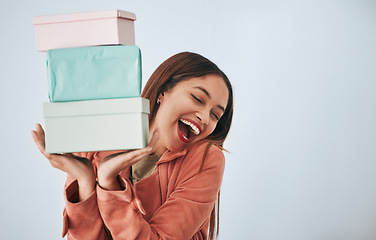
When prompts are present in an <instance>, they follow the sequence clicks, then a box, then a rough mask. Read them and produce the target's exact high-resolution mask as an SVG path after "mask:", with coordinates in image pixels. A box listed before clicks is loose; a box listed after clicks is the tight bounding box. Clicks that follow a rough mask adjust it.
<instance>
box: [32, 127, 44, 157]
mask: <svg viewBox="0 0 376 240" xmlns="http://www.w3.org/2000/svg"><path fill="white" fill-rule="evenodd" d="M31 135H32V136H33V139H34V142H35V143H36V145H37V147H38V149H39V151H41V153H43V154H44V155H45V146H44V143H43V142H42V141H41V139H40V137H39V134H38V133H37V132H36V131H31Z"/></svg>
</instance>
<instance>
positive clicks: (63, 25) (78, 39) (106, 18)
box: [33, 10, 136, 52]
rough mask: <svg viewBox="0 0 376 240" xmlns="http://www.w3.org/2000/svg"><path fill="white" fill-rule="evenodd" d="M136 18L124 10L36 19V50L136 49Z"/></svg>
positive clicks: (34, 21)
mask: <svg viewBox="0 0 376 240" xmlns="http://www.w3.org/2000/svg"><path fill="white" fill-rule="evenodd" d="M135 20H136V15H135V14H134V13H131V12H126V11H121V10H109V11H97V12H83V13H72V14H61V15H52V16H40V17H34V19H33V24H34V26H35V32H36V40H37V49H38V51H42V52H45V51H47V50H50V49H56V48H73V47H86V46H98V45H114V44H121V45H135V39H134V21H135Z"/></svg>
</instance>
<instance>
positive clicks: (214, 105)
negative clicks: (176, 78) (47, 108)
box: [150, 75, 228, 155]
mask: <svg viewBox="0 0 376 240" xmlns="http://www.w3.org/2000/svg"><path fill="white" fill-rule="evenodd" d="M227 101H228V89H227V86H226V84H225V82H224V80H223V79H222V77H220V76H217V75H205V76H203V77H197V78H191V79H188V80H183V81H181V82H179V83H177V84H176V85H175V87H173V88H172V89H170V90H169V91H166V92H164V94H163V95H160V96H159V102H160V103H159V105H160V106H159V109H158V112H157V114H156V116H155V118H154V120H153V122H152V123H151V125H150V133H151V134H152V133H153V132H154V130H155V129H156V128H158V130H159V141H158V143H157V146H156V152H155V153H156V154H159V155H160V154H162V153H163V152H165V151H166V150H170V151H176V150H180V149H182V148H184V147H186V146H187V145H188V144H192V143H195V142H197V141H199V140H202V139H204V138H206V137H207V136H209V135H210V134H211V133H212V132H213V131H214V129H215V127H216V126H217V122H218V120H219V119H220V118H221V116H222V115H223V113H224V110H225V108H226V105H227Z"/></svg>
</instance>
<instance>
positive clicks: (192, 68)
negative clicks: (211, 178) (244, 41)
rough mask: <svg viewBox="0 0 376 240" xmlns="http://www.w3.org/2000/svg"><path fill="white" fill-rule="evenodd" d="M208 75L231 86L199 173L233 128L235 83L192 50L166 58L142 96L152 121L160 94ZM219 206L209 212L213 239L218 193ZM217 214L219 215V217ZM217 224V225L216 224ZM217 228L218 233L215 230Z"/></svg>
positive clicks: (210, 232)
mask: <svg viewBox="0 0 376 240" xmlns="http://www.w3.org/2000/svg"><path fill="white" fill-rule="evenodd" d="M208 74H214V75H218V76H220V77H222V79H223V81H224V82H225V83H226V85H227V88H228V93H229V97H228V101H227V106H226V109H225V112H224V114H223V115H222V117H221V118H220V119H219V121H218V123H217V126H216V128H215V129H214V131H213V132H212V133H211V134H210V135H209V136H208V137H206V138H205V139H204V140H203V141H207V142H208V145H207V148H206V152H205V153H204V156H203V160H202V163H201V166H200V170H199V172H201V171H202V169H203V165H204V162H205V156H206V154H207V151H208V150H209V148H210V146H211V145H216V146H218V147H220V148H222V147H223V142H224V141H225V139H226V137H227V134H228V132H229V130H230V126H231V121H232V114H233V94H232V86H231V83H230V81H229V79H228V78H227V76H226V74H224V73H223V72H222V70H220V69H219V68H218V66H217V65H216V64H214V63H213V62H211V61H210V60H209V59H207V58H205V57H203V56H201V55H199V54H196V53H191V52H182V53H178V54H176V55H174V56H172V57H170V58H169V59H167V60H166V61H164V62H163V63H162V64H161V65H159V67H158V68H157V69H156V70H155V71H154V73H153V74H152V75H151V77H150V78H149V80H148V82H147V83H146V85H145V87H144V90H143V92H142V94H141V97H144V98H147V99H149V103H150V115H149V122H150V123H151V122H153V120H154V118H155V115H156V113H157V111H158V107H159V105H158V104H157V98H158V96H159V95H160V94H163V93H164V92H166V91H168V90H170V89H172V88H173V87H174V86H175V85H176V84H177V83H179V82H180V81H183V80H189V79H190V78H195V77H202V76H205V75H208ZM216 205H217V209H216V208H215V206H214V207H213V210H212V213H211V215H210V222H209V239H211V240H212V239H214V237H215V236H218V230H219V211H218V209H219V192H218V200H217V203H216ZM216 216H217V217H216ZM215 223H217V224H215ZM215 228H216V233H214V230H215Z"/></svg>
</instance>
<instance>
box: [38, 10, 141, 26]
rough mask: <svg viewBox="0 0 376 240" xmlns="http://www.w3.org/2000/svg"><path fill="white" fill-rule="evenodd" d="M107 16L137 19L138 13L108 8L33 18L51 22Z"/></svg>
mask: <svg viewBox="0 0 376 240" xmlns="http://www.w3.org/2000/svg"><path fill="white" fill-rule="evenodd" d="M105 18H125V19H129V20H132V21H134V20H136V15H135V14H134V13H132V12H127V11H122V10H106V11H95V12H81V13H70V14H59V15H50V16H39V17H34V18H33V24H34V25H39V24H50V23H62V22H76V21H85V20H95V19H105Z"/></svg>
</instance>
